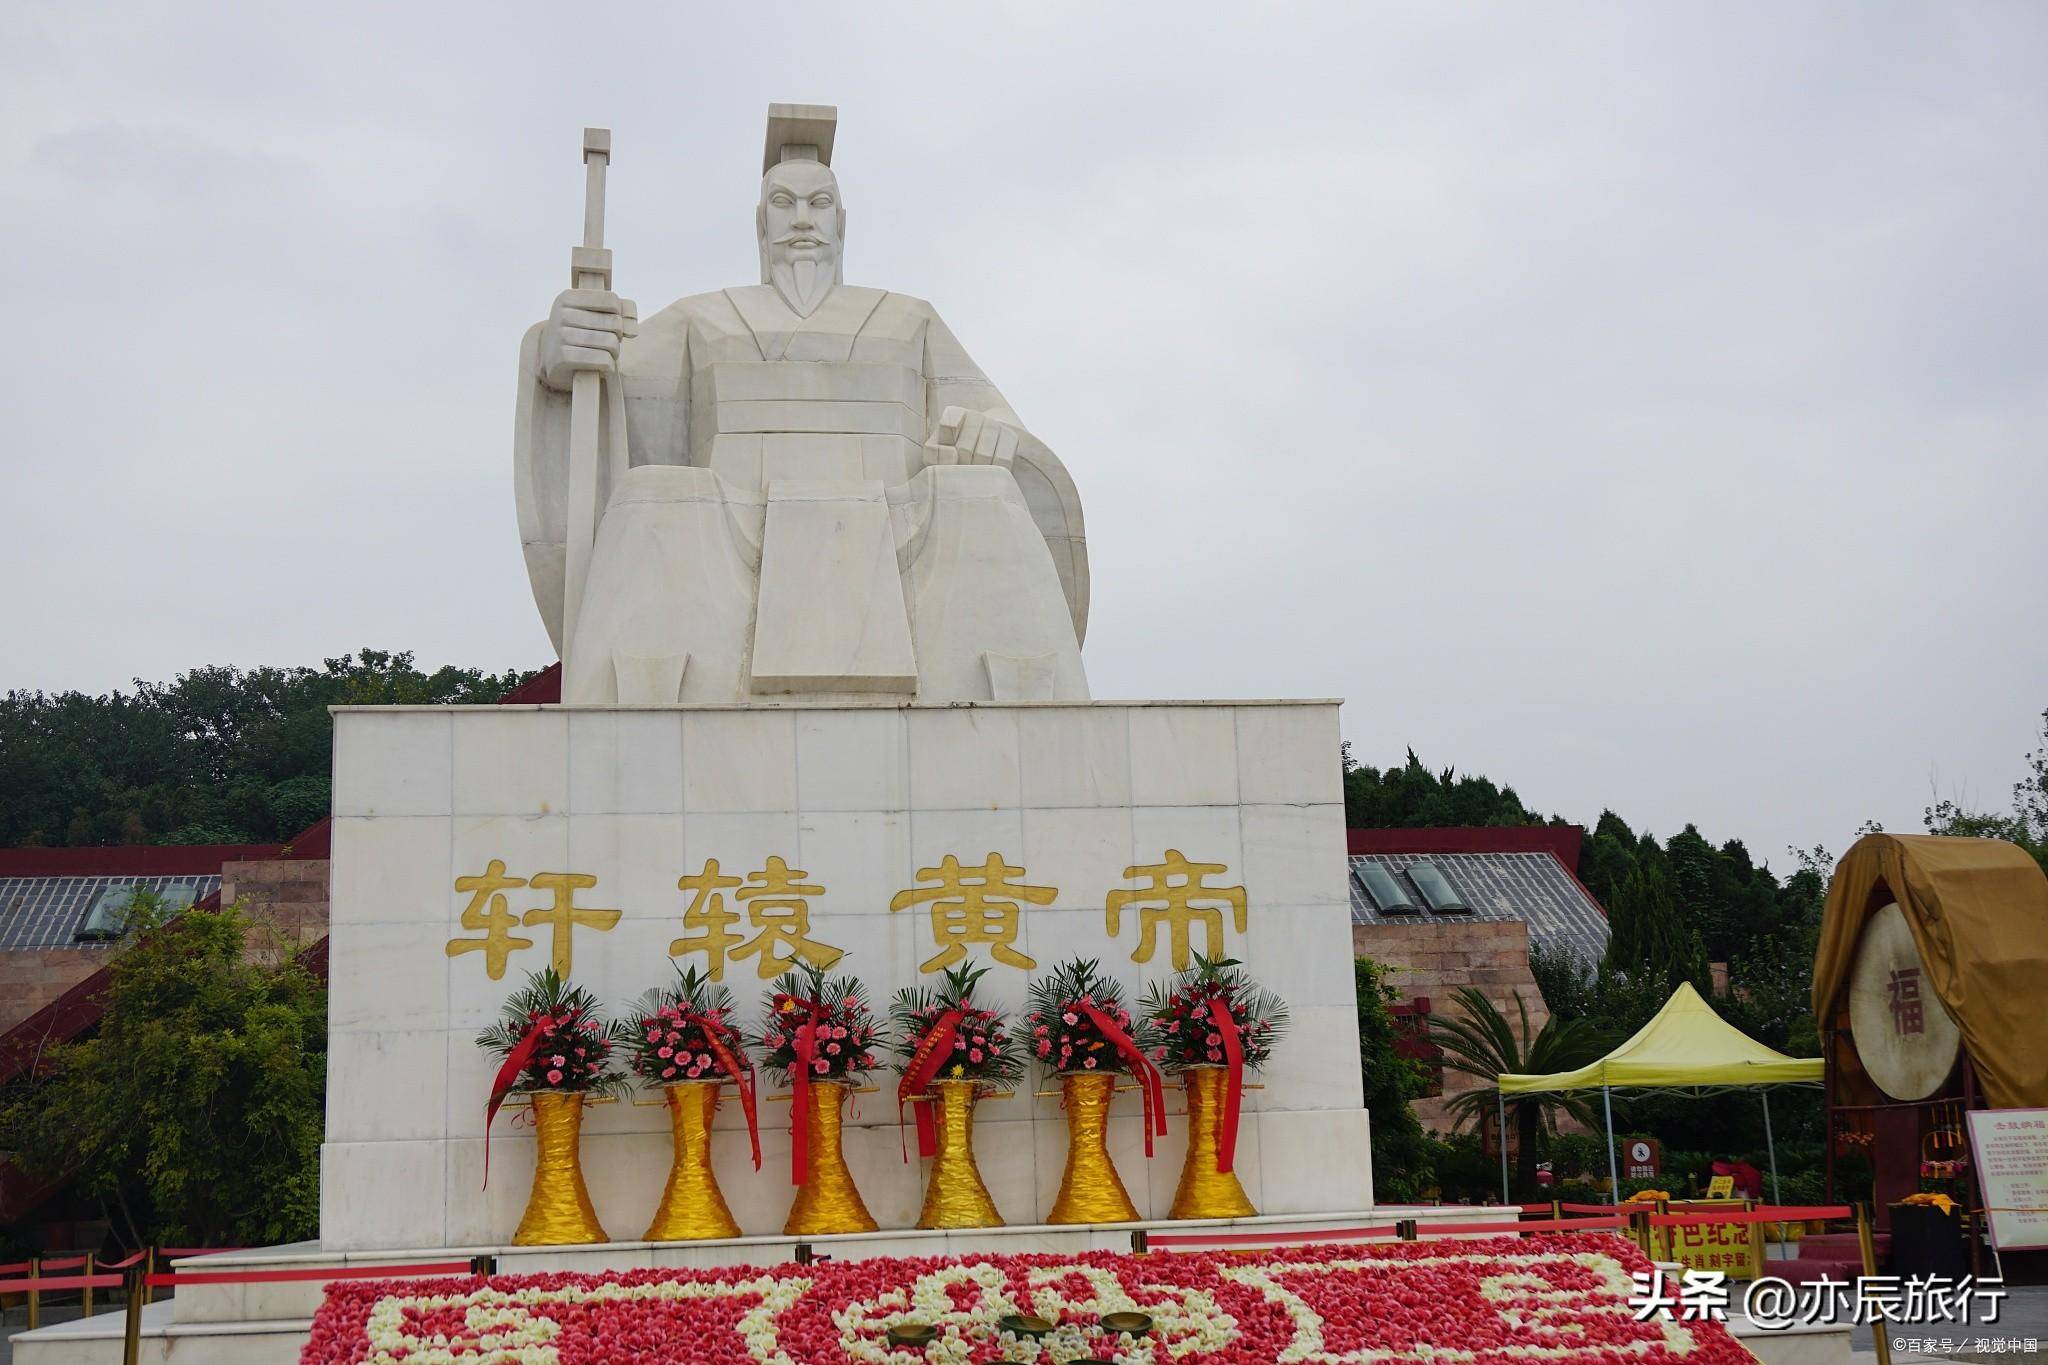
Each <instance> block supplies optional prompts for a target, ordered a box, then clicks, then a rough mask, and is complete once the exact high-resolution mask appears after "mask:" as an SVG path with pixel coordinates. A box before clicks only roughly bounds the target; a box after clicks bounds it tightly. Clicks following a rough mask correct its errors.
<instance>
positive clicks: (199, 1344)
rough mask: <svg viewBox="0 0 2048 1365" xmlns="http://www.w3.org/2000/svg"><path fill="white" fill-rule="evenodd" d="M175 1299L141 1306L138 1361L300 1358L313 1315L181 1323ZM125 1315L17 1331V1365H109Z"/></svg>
mask: <svg viewBox="0 0 2048 1365" xmlns="http://www.w3.org/2000/svg"><path fill="white" fill-rule="evenodd" d="M172 1308H173V1305H172V1304H171V1303H164V1302H161V1301H160V1302H157V1303H153V1304H150V1305H149V1306H148V1307H146V1308H144V1309H143V1310H142V1349H141V1352H140V1354H139V1356H138V1360H139V1365H278V1362H280V1361H291V1360H297V1359H298V1357H299V1351H300V1350H301V1349H302V1348H303V1347H304V1346H305V1344H306V1341H307V1339H308V1337H309V1336H310V1335H311V1333H312V1327H313V1323H312V1320H311V1318H295V1319H286V1320H283V1321H252V1322H178V1321H176V1320H175V1318H174V1316H173V1313H172ZM126 1332H127V1322H126V1315H125V1314H122V1313H99V1314H96V1315H94V1316H93V1317H89V1318H78V1319H76V1320H74V1321H71V1322H64V1323H58V1324H56V1325H55V1326H52V1327H44V1328H42V1329H40V1330H38V1331H34V1332H22V1333H18V1334H17V1335H16V1336H15V1337H14V1339H13V1340H12V1342H10V1343H9V1344H10V1345H11V1346H12V1347H13V1350H14V1365H108V1362H110V1361H117V1360H119V1359H120V1358H121V1346H122V1340H123V1338H124V1337H125V1335H126Z"/></svg>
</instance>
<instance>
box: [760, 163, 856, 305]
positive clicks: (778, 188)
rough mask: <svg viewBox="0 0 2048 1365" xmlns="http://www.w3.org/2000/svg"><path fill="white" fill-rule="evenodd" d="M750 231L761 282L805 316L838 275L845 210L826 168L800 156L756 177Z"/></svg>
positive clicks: (829, 172)
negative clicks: (754, 239)
mask: <svg viewBox="0 0 2048 1365" xmlns="http://www.w3.org/2000/svg"><path fill="white" fill-rule="evenodd" d="M754 232H755V236H756V237H757V238H758V240H759V241H760V244H761V282H762V283H763V284H772V285H774V286H775V288H776V290H777V291H778V292H780V293H781V295H782V298H783V301H784V302H785V303H787V304H788V305H789V306H790V307H792V308H794V309H796V311H797V312H799V313H801V314H803V315H804V316H806V317H808V316H810V314H811V311H812V310H813V309H815V308H816V307H817V306H818V305H819V304H820V303H821V302H823V301H824V298H825V295H826V293H827V292H828V291H829V290H830V289H831V288H832V286H833V285H834V284H837V283H838V282H839V281H840V279H841V278H842V271H843V266H842V262H841V259H840V252H841V248H842V246H843V245H844V243H845V240H846V209H845V207H844V205H842V204H841V202H840V199H839V178H838V177H837V176H835V175H833V174H832V168H831V167H830V166H827V165H825V164H824V163H823V162H821V161H811V160H804V159H802V158H791V159H790V160H787V161H781V162H778V163H776V164H775V165H773V166H771V167H769V168H768V174H766V175H764V176H762V177H761V202H760V204H759V205H758V206H757V207H756V208H755V210H754Z"/></svg>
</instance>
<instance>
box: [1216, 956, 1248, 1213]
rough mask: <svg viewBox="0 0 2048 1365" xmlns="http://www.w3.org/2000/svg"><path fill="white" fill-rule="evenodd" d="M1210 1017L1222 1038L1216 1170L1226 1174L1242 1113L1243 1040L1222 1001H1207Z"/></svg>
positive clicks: (1232, 1159)
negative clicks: (1222, 1075) (1220, 1121)
mask: <svg viewBox="0 0 2048 1365" xmlns="http://www.w3.org/2000/svg"><path fill="white" fill-rule="evenodd" d="M1209 1017H1210V1018H1211V1019H1214V1020H1215V1021H1216V1031H1217V1032H1218V1033H1220V1034H1222V1035H1223V1060H1224V1062H1225V1063H1226V1071H1227V1073H1228V1074H1227V1076H1226V1078H1225V1081H1224V1086H1223V1131H1222V1132H1220V1133H1218V1134H1217V1135H1216V1169H1217V1170H1219V1171H1222V1172H1224V1173H1226V1174H1228V1173H1229V1171H1230V1169H1231V1168H1232V1167H1233V1166H1235V1165H1236V1164H1237V1121H1238V1116H1239V1114H1240V1113H1241V1112H1242V1111H1243V1109H1244V1040H1243V1039H1242V1038H1240V1037H1239V1036H1238V1033H1237V1021H1236V1020H1235V1019H1233V1018H1231V1017H1230V1006H1229V1004H1227V1003H1226V1002H1225V1001H1224V999H1223V997H1222V996H1220V995H1214V996H1211V997H1209Z"/></svg>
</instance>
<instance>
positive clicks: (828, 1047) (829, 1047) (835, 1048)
mask: <svg viewBox="0 0 2048 1365" xmlns="http://www.w3.org/2000/svg"><path fill="white" fill-rule="evenodd" d="M825 1051H826V1053H827V1054H828V1055H830V1056H833V1057H837V1056H838V1055H839V1044H837V1043H827V1044H825Z"/></svg>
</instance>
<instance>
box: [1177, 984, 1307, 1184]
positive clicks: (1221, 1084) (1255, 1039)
mask: <svg viewBox="0 0 2048 1365" xmlns="http://www.w3.org/2000/svg"><path fill="white" fill-rule="evenodd" d="M1144 1015H1145V1023H1146V1025H1147V1032H1148V1035H1149V1037H1150V1038H1151V1040H1152V1056H1153V1058H1154V1059H1155V1060H1156V1061H1158V1062H1159V1064H1160V1065H1161V1066H1163V1067H1165V1068H1166V1069H1167V1070H1168V1071H1171V1072H1173V1073H1175V1074H1177V1075H1178V1076H1179V1077H1180V1078H1181V1085H1182V1088H1183V1090H1184V1091H1185V1092H1186V1094H1187V1102H1188V1151H1187V1157H1186V1159H1185V1160H1184V1161H1183V1162H1182V1164H1181V1172H1180V1184H1179V1186H1178V1187H1176V1189H1175V1190H1174V1195H1173V1206H1172V1208H1171V1209H1170V1210H1169V1211H1168V1213H1167V1217H1169V1218H1249V1217H1252V1216H1254V1215H1255V1214H1257V1213H1258V1209H1257V1208H1256V1207H1254V1206H1253V1204H1252V1201H1251V1199H1250V1198H1249V1197H1248V1196H1247V1195H1246V1194H1245V1192H1244V1186H1243V1184H1242V1183H1241V1182H1239V1180H1238V1178H1237V1135H1238V1119H1239V1114H1240V1112H1241V1111H1242V1108H1243V1104H1244V1090H1245V1074H1246V1073H1247V1072H1257V1071H1258V1070H1260V1069H1261V1068H1263V1067H1264V1066H1265V1064H1266V1061H1267V1059H1268V1058H1270V1057H1271V1056H1272V1054H1273V1046H1274V1044H1276V1043H1277V1042H1279V1040H1280V1039H1281V1038H1282V1037H1283V1036H1285V1034H1286V1032H1287V1006H1286V1003H1285V1002H1284V1001H1282V1000H1281V999H1280V998H1279V997H1278V996H1276V995H1274V994H1272V993H1271V992H1269V991H1264V990H1261V989H1259V987H1258V985H1257V983H1255V982H1254V981H1252V979H1251V978H1250V977H1249V976H1247V975H1246V974H1245V973H1244V972H1243V971H1241V970H1240V969H1239V967H1238V964H1237V963H1236V962H1234V961H1232V960H1230V959H1228V958H1223V959H1219V960H1217V961H1210V960H1209V959H1208V958H1205V957H1203V956H1202V955H1201V954H1200V953H1197V954H1195V965H1194V966H1193V967H1191V968H1189V969H1188V970H1187V971H1184V972H1182V973H1180V974H1179V975H1178V976H1176V977H1174V978H1173V980H1172V981H1170V982H1165V983H1162V984H1159V985H1155V986H1153V987H1152V989H1151V990H1149V991H1147V992H1146V995H1145V1005H1144Z"/></svg>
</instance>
